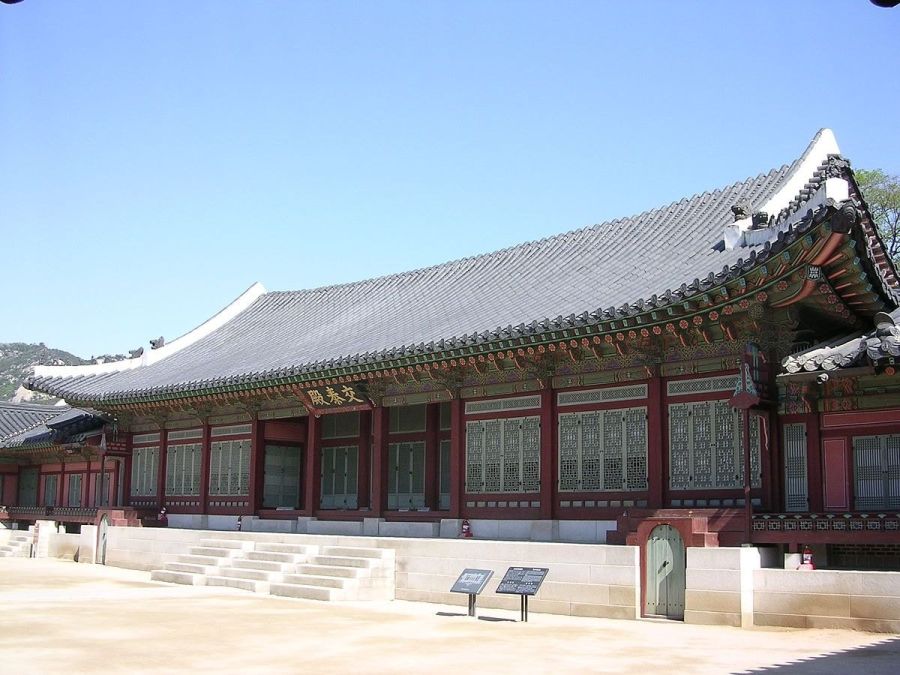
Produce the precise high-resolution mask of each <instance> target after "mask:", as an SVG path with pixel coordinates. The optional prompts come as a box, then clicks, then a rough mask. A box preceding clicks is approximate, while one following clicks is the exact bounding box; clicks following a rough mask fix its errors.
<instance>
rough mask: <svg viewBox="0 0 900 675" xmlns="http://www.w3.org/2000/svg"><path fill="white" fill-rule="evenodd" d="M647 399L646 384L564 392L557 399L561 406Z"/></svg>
mask: <svg viewBox="0 0 900 675" xmlns="http://www.w3.org/2000/svg"><path fill="white" fill-rule="evenodd" d="M645 398H647V385H646V384H632V385H628V386H626V387H606V388H604V389H585V390H582V391H563V392H560V393H559V394H558V395H557V397H556V404H557V405H559V406H568V405H587V404H590V403H612V402H614V401H634V400H640V399H645Z"/></svg>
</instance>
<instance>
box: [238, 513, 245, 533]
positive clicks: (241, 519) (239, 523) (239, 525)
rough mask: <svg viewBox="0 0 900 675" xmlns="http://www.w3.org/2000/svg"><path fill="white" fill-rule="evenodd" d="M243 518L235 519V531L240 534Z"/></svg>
mask: <svg viewBox="0 0 900 675" xmlns="http://www.w3.org/2000/svg"><path fill="white" fill-rule="evenodd" d="M243 521H244V516H238V519H237V531H238V532H240V531H241V529H242V526H243V524H244V523H243Z"/></svg>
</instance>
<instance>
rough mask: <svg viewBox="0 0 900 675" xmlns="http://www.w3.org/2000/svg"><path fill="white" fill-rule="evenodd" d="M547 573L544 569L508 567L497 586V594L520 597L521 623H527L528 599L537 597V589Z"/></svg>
mask: <svg viewBox="0 0 900 675" xmlns="http://www.w3.org/2000/svg"><path fill="white" fill-rule="evenodd" d="M549 571H550V570H549V569H548V568H546V567H510V568H509V569H508V570H506V574H505V575H504V576H503V579H502V581H500V585H499V586H497V592H498V593H504V594H506V595H518V596H520V598H519V619H520V620H521V621H524V622H527V621H528V597H529V596H531V595H537V592H538V589H539V588H540V587H541V584H542V583H544V578H545V577H546V576H547V573H548V572H549Z"/></svg>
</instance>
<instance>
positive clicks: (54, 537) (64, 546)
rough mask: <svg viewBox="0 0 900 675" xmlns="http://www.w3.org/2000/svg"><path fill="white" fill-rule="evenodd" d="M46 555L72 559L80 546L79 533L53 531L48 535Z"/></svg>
mask: <svg viewBox="0 0 900 675" xmlns="http://www.w3.org/2000/svg"><path fill="white" fill-rule="evenodd" d="M47 539H48V541H47V556H48V557H50V558H64V559H66V560H74V559H75V556H76V554H78V552H79V548H80V547H81V535H80V534H65V533H63V532H55V533H53V534H51V535H48V538H47Z"/></svg>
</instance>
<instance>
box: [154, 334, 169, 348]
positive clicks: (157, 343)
mask: <svg viewBox="0 0 900 675" xmlns="http://www.w3.org/2000/svg"><path fill="white" fill-rule="evenodd" d="M165 344H166V339H165V338H164V337H163V336H162V335H160V336H159V337H158V338H156V339H155V340H150V349H159V348H160V347H163V346H165Z"/></svg>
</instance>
